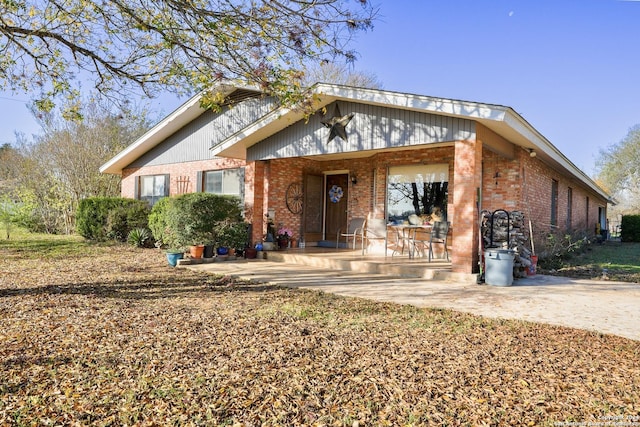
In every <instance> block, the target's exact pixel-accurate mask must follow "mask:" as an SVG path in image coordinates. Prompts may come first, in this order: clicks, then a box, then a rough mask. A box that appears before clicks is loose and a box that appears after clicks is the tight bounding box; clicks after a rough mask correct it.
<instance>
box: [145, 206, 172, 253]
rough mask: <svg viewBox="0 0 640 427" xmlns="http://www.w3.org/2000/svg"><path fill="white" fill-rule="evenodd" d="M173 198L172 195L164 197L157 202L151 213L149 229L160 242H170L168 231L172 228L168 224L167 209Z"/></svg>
mask: <svg viewBox="0 0 640 427" xmlns="http://www.w3.org/2000/svg"><path fill="white" fill-rule="evenodd" d="M171 201H172V199H171V198H170V197H164V198H162V199H160V200H158V201H157V202H156V204H155V205H153V208H151V213H150V214H149V229H150V230H151V234H152V235H153V238H154V239H155V240H156V242H159V243H160V244H163V243H166V242H168V241H169V240H171V239H170V237H169V235H168V233H170V230H169V228H168V224H167V211H168V209H169V205H170V204H171Z"/></svg>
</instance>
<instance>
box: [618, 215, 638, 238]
mask: <svg viewBox="0 0 640 427" xmlns="http://www.w3.org/2000/svg"><path fill="white" fill-rule="evenodd" d="M621 226H622V235H621V237H620V239H621V240H622V241H623V242H640V215H623V216H622V223H621Z"/></svg>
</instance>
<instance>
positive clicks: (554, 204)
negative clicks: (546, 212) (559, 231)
mask: <svg viewBox="0 0 640 427" xmlns="http://www.w3.org/2000/svg"><path fill="white" fill-rule="evenodd" d="M551 225H552V226H554V227H555V226H557V225H558V181H556V180H555V179H554V180H552V181H551Z"/></svg>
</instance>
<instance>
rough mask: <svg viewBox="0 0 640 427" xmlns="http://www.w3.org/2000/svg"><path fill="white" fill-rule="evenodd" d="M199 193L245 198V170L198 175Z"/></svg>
mask: <svg viewBox="0 0 640 427" xmlns="http://www.w3.org/2000/svg"><path fill="white" fill-rule="evenodd" d="M198 191H203V192H205V193H214V194H225V195H230V196H238V197H240V199H241V200H242V199H243V197H244V168H237V169H223V170H216V171H204V172H199V173H198Z"/></svg>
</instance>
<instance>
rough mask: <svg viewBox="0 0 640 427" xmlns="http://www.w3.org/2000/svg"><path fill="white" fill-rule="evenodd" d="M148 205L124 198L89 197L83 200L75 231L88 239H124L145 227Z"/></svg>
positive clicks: (79, 208) (78, 212)
mask: <svg viewBox="0 0 640 427" xmlns="http://www.w3.org/2000/svg"><path fill="white" fill-rule="evenodd" d="M148 216H149V206H148V205H147V203H146V202H144V201H141V200H133V199H127V198H123V197H90V198H87V199H84V200H81V201H80V204H79V206H78V211H77V213H76V231H77V232H78V234H80V235H81V236H82V237H84V238H85V239H89V240H97V241H104V240H110V239H111V240H118V241H121V242H125V241H126V240H127V236H128V235H129V233H130V232H131V230H133V229H136V228H146V227H147V222H148Z"/></svg>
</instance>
